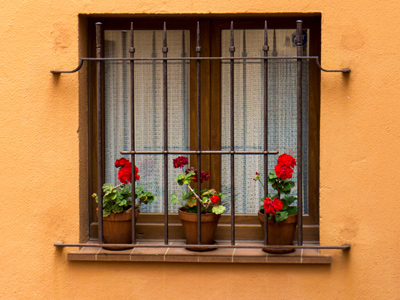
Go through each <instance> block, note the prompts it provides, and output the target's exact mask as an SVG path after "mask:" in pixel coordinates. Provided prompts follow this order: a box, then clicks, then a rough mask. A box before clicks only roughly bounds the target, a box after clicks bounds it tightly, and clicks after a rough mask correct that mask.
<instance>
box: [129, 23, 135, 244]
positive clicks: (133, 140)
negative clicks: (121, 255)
mask: <svg viewBox="0 0 400 300" xmlns="http://www.w3.org/2000/svg"><path fill="white" fill-rule="evenodd" d="M129 53H130V57H131V58H133V57H134V56H135V47H134V37H133V22H131V45H130V47H129ZM130 73H131V82H130V85H131V151H135V62H134V61H133V60H131V61H130ZM131 162H132V244H136V214H135V209H136V198H135V187H136V184H135V165H136V160H135V154H131Z"/></svg>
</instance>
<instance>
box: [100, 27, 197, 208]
mask: <svg viewBox="0 0 400 300" xmlns="http://www.w3.org/2000/svg"><path fill="white" fill-rule="evenodd" d="M104 39H105V57H129V51H128V50H129V45H130V42H129V32H128V31H121V30H106V31H105V32H104ZM189 41H190V39H189V31H188V30H169V31H168V35H167V44H168V45H169V47H168V56H171V57H177V56H189V46H190V45H189ZM135 49H136V52H135V57H162V51H161V50H162V31H161V30H154V31H153V30H151V31H150V30H137V31H135ZM189 75H190V74H189V62H188V61H184V62H182V61H170V62H168V132H169V136H168V144H169V149H170V150H173V149H183V150H188V149H189V123H190V122H189V103H190V101H189V92H190V91H189ZM129 82H130V67H129V61H126V62H121V61H110V62H106V64H105V141H106V143H105V171H106V182H111V183H113V184H116V183H117V181H118V179H117V169H116V168H115V167H114V162H115V160H116V159H118V158H120V157H121V154H120V151H123V150H130V143H131V142H130V127H131V120H130V109H131V103H130V87H129ZM162 86H163V77H162V61H136V62H135V130H136V135H135V139H136V150H142V151H144V150H158V151H159V150H163V95H162ZM177 136H179V137H182V138H176V137H177ZM125 157H126V158H129V156H125ZM136 166H137V167H138V168H139V175H140V180H139V181H137V182H136V184H137V185H141V186H144V187H145V188H146V189H148V190H150V191H152V192H153V193H154V194H155V195H156V196H157V197H158V200H157V201H155V202H153V203H152V204H151V205H148V206H144V205H142V207H141V212H163V207H164V204H163V203H164V202H163V201H164V200H163V158H162V156H161V155H137V156H136ZM168 170H169V171H168V173H169V179H168V189H169V194H171V193H173V192H179V191H181V189H179V188H180V187H179V186H178V185H177V184H176V183H175V181H174V180H173V178H175V176H176V175H177V174H176V172H177V171H176V170H175V169H173V166H172V157H170V158H169V160H168ZM169 209H170V211H173V212H176V211H177V207H172V206H171V205H170V207H169Z"/></svg>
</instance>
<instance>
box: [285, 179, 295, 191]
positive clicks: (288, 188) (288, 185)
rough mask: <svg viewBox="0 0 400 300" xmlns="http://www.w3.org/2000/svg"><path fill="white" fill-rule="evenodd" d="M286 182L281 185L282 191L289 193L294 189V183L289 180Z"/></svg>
mask: <svg viewBox="0 0 400 300" xmlns="http://www.w3.org/2000/svg"><path fill="white" fill-rule="evenodd" d="M286 180H287V179H286ZM286 180H285V181H284V183H283V191H284V192H290V190H291V189H292V188H293V187H294V182H293V181H290V180H288V181H286Z"/></svg>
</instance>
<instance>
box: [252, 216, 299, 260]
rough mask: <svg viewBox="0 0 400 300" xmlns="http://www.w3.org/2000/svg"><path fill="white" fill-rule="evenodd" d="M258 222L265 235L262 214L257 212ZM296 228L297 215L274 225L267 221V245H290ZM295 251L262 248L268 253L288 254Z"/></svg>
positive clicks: (292, 249) (271, 221) (272, 222)
mask: <svg viewBox="0 0 400 300" xmlns="http://www.w3.org/2000/svg"><path fill="white" fill-rule="evenodd" d="M258 220H259V221H260V223H261V227H262V229H263V231H264V234H265V227H264V223H265V222H264V220H265V219H264V214H263V213H261V212H260V211H258ZM296 226H297V215H290V216H289V217H288V218H287V219H286V220H284V221H282V222H278V223H274V221H273V220H272V219H271V220H268V244H269V245H292V244H293V239H294V234H295V232H296ZM294 250H295V249H294V248H290V249H271V248H268V247H264V248H263V251H265V252H268V253H277V254H282V253H290V252H293V251H294Z"/></svg>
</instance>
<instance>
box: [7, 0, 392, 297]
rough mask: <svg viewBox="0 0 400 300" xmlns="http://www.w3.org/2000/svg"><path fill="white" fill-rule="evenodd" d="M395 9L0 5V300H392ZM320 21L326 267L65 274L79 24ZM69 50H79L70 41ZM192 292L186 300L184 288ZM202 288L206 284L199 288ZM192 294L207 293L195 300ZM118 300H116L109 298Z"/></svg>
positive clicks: (71, 237) (73, 193)
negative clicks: (137, 19) (345, 71)
mask: <svg viewBox="0 0 400 300" xmlns="http://www.w3.org/2000/svg"><path fill="white" fill-rule="evenodd" d="M399 10H400V2H398V1H393V0H392V1H384V2H382V1H368V2H366V1H363V0H353V1H345V0H337V1H318V0H302V1H297V0H296V1H290V0H281V1H272V0H267V1H265V0H264V1H261V0H252V1H243V0H241V1H239V0H229V1H227V0H220V1H210V0H201V1H193V0H171V1H163V0H151V1H150V0H137V1H128V0H118V1H115V0H107V1H106V0H98V1H92V0H69V1H59V0H57V1H56V0H47V1H45V0H39V1H23V0H19V1H11V0H3V1H2V5H1V8H0V15H1V20H2V22H1V23H0V37H1V39H2V42H1V43H0V63H1V71H0V90H1V96H0V120H1V123H0V124H1V126H0V143H1V147H0V157H1V160H0V167H1V168H0V170H1V172H0V185H1V191H2V193H1V198H0V199H1V205H0V215H1V216H2V218H1V220H0V233H1V234H0V253H1V259H0V269H1V275H0V286H1V289H0V298H1V299H156V298H157V299H259V298H260V297H262V298H271V299H272V298H273V299H399V297H400V296H399V295H400V285H399V282H400V271H399V269H400V259H399V256H398V254H397V251H398V249H397V247H398V245H399V244H400V238H399V236H400V230H399V227H398V226H397V221H398V216H399V205H398V197H399V196H398V194H399V192H398V191H397V190H396V188H397V183H398V182H399V181H400V173H399V169H400V160H399V159H398V158H397V154H398V149H399V147H400V139H399V138H400V126H399V125H400V124H399V123H400V119H399V115H400V106H399V104H398V100H399V96H400V95H399V93H400V92H399V91H400V80H399V79H400V78H399V70H400V51H399V49H400V47H399V46H400V45H399V44H400V40H399V39H398V38H396V37H395V36H394V35H393V32H395V31H396V30H397V29H398V28H400V18H398V12H399ZM289 12H294V13H310V12H319V13H321V15H322V65H323V67H325V68H328V69H329V68H331V69H335V68H344V67H350V68H351V69H352V72H351V74H350V76H343V75H342V74H329V73H323V74H322V75H321V167H320V178H321V182H320V184H321V186H320V191H321V193H320V216H321V219H320V225H321V232H320V233H321V244H325V245H338V244H342V243H350V244H351V245H352V249H351V251H350V252H349V253H347V254H345V253H343V252H341V251H338V250H335V251H325V252H324V253H329V254H332V255H333V263H332V265H330V266H297V265H293V266H292V265H251V264H249V265H222V264H216V265H212V264H205V265H195V264H173V263H171V264H155V263H148V264H146V263H137V264H124V263H82V262H68V261H67V259H66V253H67V251H70V250H68V249H64V250H61V249H55V247H53V243H54V242H56V241H65V242H76V241H77V240H78V238H79V234H80V233H79V195H80V186H82V185H84V184H85V179H84V178H83V179H81V178H79V174H80V172H79V168H80V160H82V156H81V154H80V153H82V152H80V150H79V149H80V144H79V141H80V137H82V135H84V134H85V133H82V132H81V133H80V132H79V124H80V123H79V117H80V113H82V111H80V108H79V75H78V74H69V75H61V76H58V77H55V76H53V75H52V74H50V72H49V71H50V70H54V69H67V70H68V69H73V68H75V67H76V64H77V61H78V57H79V23H78V15H79V14H121V13H124V14H135V13H140V14H193V13H198V14H223V13H233V14H236V13H240V14H244V13H289ZM81 38H82V37H81ZM199 279H200V281H198V284H197V286H198V287H201V288H199V289H198V291H196V288H195V286H194V283H195V282H196V281H197V280H199ZM205 282H207V283H205ZM206 294H209V295H207V296H205V295H206ZM118 297H119V298H118Z"/></svg>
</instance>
